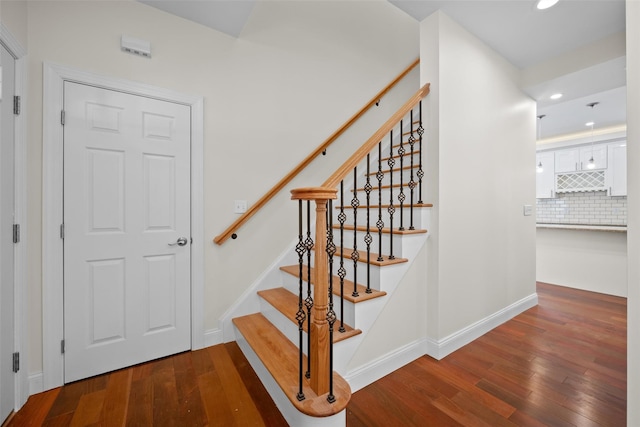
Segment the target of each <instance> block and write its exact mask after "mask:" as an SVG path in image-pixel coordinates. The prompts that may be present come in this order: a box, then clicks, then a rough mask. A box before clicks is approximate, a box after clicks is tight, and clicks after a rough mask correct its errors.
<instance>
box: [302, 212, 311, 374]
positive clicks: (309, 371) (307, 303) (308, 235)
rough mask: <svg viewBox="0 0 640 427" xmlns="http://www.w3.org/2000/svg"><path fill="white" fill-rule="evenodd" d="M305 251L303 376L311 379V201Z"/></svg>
mask: <svg viewBox="0 0 640 427" xmlns="http://www.w3.org/2000/svg"><path fill="white" fill-rule="evenodd" d="M304 244H305V247H306V249H307V298H306V299H305V300H304V305H305V306H306V307H307V372H306V373H305V376H306V377H307V378H311V309H312V308H313V296H312V295H311V251H312V250H313V239H312V238H311V201H310V200H307V239H306V240H305V242H304Z"/></svg>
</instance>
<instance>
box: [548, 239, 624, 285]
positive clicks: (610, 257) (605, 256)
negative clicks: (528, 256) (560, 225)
mask: <svg viewBox="0 0 640 427" xmlns="http://www.w3.org/2000/svg"><path fill="white" fill-rule="evenodd" d="M536 235H537V239H536V280H538V281H540V282H546V283H551V284H554V285H561V286H568V287H570V288H576V289H584V290H587V291H592V292H599V293H602V294H609V295H616V296H619V297H626V296H627V233H625V232H613V231H591V230H563V229H546V228H538V230H537V233H536Z"/></svg>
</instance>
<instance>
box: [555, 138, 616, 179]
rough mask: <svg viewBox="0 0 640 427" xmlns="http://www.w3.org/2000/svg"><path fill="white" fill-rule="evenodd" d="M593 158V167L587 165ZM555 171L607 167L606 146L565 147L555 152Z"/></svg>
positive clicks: (575, 170)
mask: <svg viewBox="0 0 640 427" xmlns="http://www.w3.org/2000/svg"><path fill="white" fill-rule="evenodd" d="M591 158H593V167H589V164H590V163H591V162H590V160H591ZM555 163H556V169H555V171H556V173H563V172H578V171H585V170H591V169H606V168H607V146H606V145H594V146H586V147H576V148H567V149H564V150H558V151H556V152H555Z"/></svg>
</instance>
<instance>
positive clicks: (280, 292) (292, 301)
mask: <svg viewBox="0 0 640 427" xmlns="http://www.w3.org/2000/svg"><path fill="white" fill-rule="evenodd" d="M258 295H259V296H260V297H261V298H262V299H264V300H265V301H267V302H268V303H269V304H271V305H272V306H273V307H274V308H275V309H276V310H278V311H279V312H280V313H282V314H284V315H285V316H286V317H287V319H289V320H291V321H292V322H293V323H294V324H296V325H297V324H298V321H297V320H296V313H297V312H298V297H297V296H296V295H295V294H293V293H292V292H290V291H288V290H287V289H285V288H274V289H267V290H264V291H258ZM303 304H304V301H303ZM339 325H340V322H339V321H336V323H335V324H334V327H333V342H334V344H335V343H337V342H340V341H343V340H345V339H347V338H351V337H353V336H356V335H358V334H361V333H362V331H361V330H360V329H354V328H352V327H351V326H349V325H347V324H346V323H345V324H344V329H345V331H344V332H340V331H339V330H338V327H339ZM302 328H303V329H304V331H305V332H307V322H304V323H303V324H302Z"/></svg>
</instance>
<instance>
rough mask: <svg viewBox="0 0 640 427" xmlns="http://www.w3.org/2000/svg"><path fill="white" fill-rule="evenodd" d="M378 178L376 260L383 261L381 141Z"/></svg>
mask: <svg viewBox="0 0 640 427" xmlns="http://www.w3.org/2000/svg"><path fill="white" fill-rule="evenodd" d="M376 178H378V222H376V227H378V261H384V258H383V257H382V229H383V228H384V222H383V221H382V180H383V179H384V172H382V141H380V142H378V172H377V173H376Z"/></svg>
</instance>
